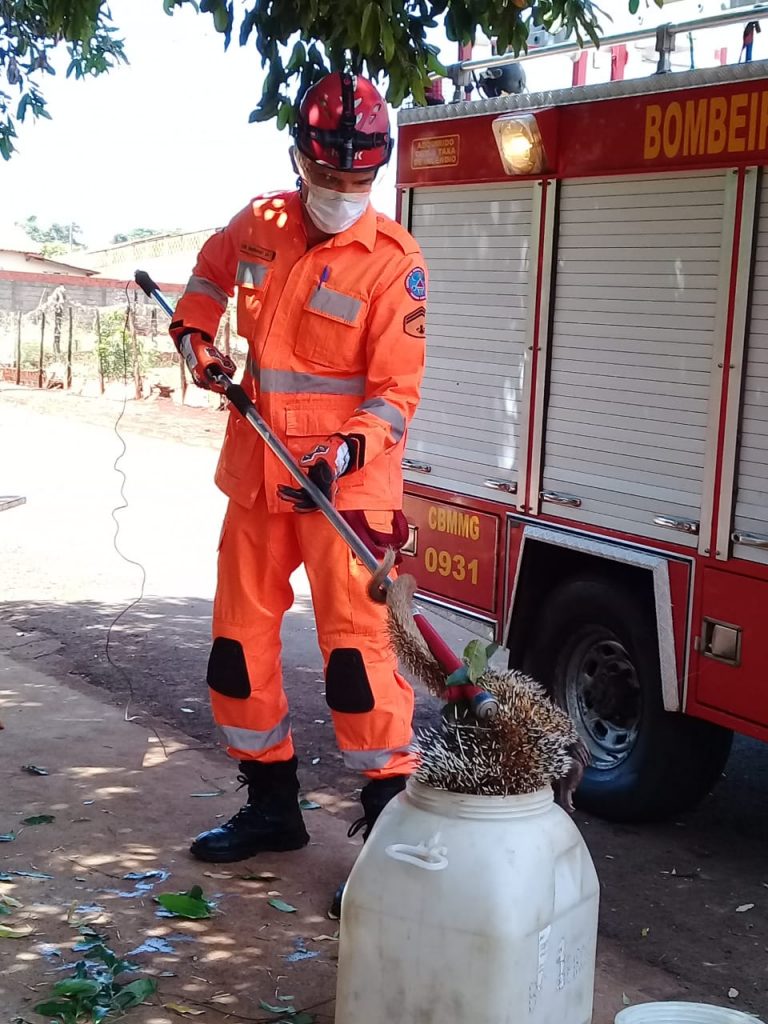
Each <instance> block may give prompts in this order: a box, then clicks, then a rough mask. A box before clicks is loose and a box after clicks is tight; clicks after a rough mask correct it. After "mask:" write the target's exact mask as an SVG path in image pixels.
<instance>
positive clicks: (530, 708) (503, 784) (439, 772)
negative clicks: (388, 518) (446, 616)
mask: <svg viewBox="0 0 768 1024" xmlns="http://www.w3.org/2000/svg"><path fill="white" fill-rule="evenodd" d="M394 559H395V556H394V552H392V551H388V552H387V554H386V555H385V557H384V559H383V560H382V563H381V565H380V567H379V569H378V571H377V572H376V574H375V575H374V577H373V578H372V580H371V583H370V585H369V594H370V596H371V597H372V598H373V600H375V601H379V602H383V601H385V602H386V605H387V611H388V631H389V638H390V642H391V644H392V648H393V650H394V651H395V653H396V654H397V656H398V658H399V659H400V661H401V662H402V664H403V665H404V666H405V668H406V669H407V671H408V672H410V673H411V674H412V675H413V676H415V677H416V678H417V679H419V680H421V682H422V683H424V685H425V686H426V688H427V689H428V690H429V691H430V693H432V694H434V695H435V696H437V697H442V696H443V693H444V690H445V682H446V680H445V673H444V671H443V670H442V669H441V667H440V665H439V664H438V662H437V661H436V659H435V658H434V656H433V655H432V652H431V651H430V650H429V647H428V646H427V644H426V642H425V640H424V638H423V637H422V635H421V633H420V632H419V630H418V628H417V627H416V624H415V622H414V621H413V613H412V606H413V596H414V593H415V591H416V580H415V579H414V578H413V576H409V575H404V576H399V577H398V578H397V579H396V580H395V581H394V583H392V584H391V585H390V586H389V587H388V588H387V589H386V590H385V589H384V588H383V587H382V585H381V584H382V581H383V579H384V578H385V577H386V576H387V575H388V574H389V571H390V570H391V568H392V566H393V565H394ZM477 684H478V686H480V687H481V688H482V689H484V690H487V691H488V692H489V693H491V694H493V696H494V697H496V699H497V700H498V702H499V710H498V713H497V714H496V716H495V717H494V718H493V719H492V720H491V721H490V722H488V723H483V724H482V725H480V724H479V723H478V722H476V721H475V720H474V718H473V717H472V715H471V714H470V712H469V710H468V707H465V706H462V705H460V704H449V705H447V706H446V707H445V708H444V710H443V713H442V716H441V717H442V721H441V724H440V726H439V727H437V728H435V727H430V728H427V729H421V730H420V731H419V732H418V733H417V735H416V739H415V741H414V744H413V749H414V751H415V752H416V753H417V754H418V755H419V766H418V768H417V769H416V773H415V778H416V779H417V780H418V781H419V782H422V783H424V784H425V785H427V786H432V787H433V788H435V789H444V790H448V791H449V792H452V793H471V794H477V795H482V796H510V795H519V794H523V793H533V792H535V791H536V790H538V789H543V788H544V787H546V786H548V785H553V786H554V787H555V793H556V797H557V800H558V802H559V803H560V804H561V805H562V806H563V807H564V808H565V809H566V810H568V811H572V810H573V804H572V801H571V797H572V794H573V791H574V790H575V789H576V787H577V785H578V783H579V782H580V781H581V776H582V774H583V771H584V768H585V767H586V765H587V764H588V763H589V754H588V751H587V749H586V747H585V746H584V744H583V742H582V741H581V739H580V738H579V736H578V734H577V732H576V729H575V727H574V724H573V722H572V721H571V719H570V718H569V717H568V715H567V714H566V713H565V711H563V710H562V709H561V708H559V707H558V706H557V705H556V704H554V703H553V702H552V701H551V700H550V698H549V697H548V696H547V694H546V693H545V691H544V690H543V688H542V687H541V686H540V685H539V684H538V683H537V682H535V681H534V680H533V679H531V678H529V677H528V676H526V675H524V674H523V673H522V672H517V671H514V670H512V671H509V672H497V671H494V670H491V669H487V670H486V671H485V672H484V673H483V675H482V676H481V677H480V679H479V680H478V681H477Z"/></svg>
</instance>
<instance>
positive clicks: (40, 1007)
mask: <svg viewBox="0 0 768 1024" xmlns="http://www.w3.org/2000/svg"><path fill="white" fill-rule="evenodd" d="M71 1010H72V1003H71V1002H70V1000H69V999H68V1000H67V1001H66V1003H62V1002H59V1001H58V1000H55V999H49V1000H48V1002H46V1003H38V1004H37V1006H35V1007H34V1012H35V1013H39V1014H40V1015H41V1016H42V1017H59V1018H63V1019H64V1020H67V1017H69V1019H70V1020H71V1019H72V1017H71ZM65 1015H66V1016H65Z"/></svg>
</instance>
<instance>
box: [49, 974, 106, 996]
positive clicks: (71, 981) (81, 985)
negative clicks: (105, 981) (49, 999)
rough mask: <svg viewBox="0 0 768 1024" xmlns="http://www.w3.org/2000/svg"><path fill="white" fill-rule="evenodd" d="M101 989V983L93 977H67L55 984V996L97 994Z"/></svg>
mask: <svg viewBox="0 0 768 1024" xmlns="http://www.w3.org/2000/svg"><path fill="white" fill-rule="evenodd" d="M100 989H101V983H100V982H98V981H94V980H93V979H91V978H65V979H64V981H57V982H56V984H55V985H54V986H53V994H54V995H55V996H77V997H78V998H79V997H80V996H95V995H97V994H98V992H99V990H100Z"/></svg>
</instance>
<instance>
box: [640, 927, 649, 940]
mask: <svg viewBox="0 0 768 1024" xmlns="http://www.w3.org/2000/svg"><path fill="white" fill-rule="evenodd" d="M640 934H641V935H642V937H643V938H644V939H647V938H648V936H649V935H650V934H651V929H650V928H643V929H642V931H641V932H640Z"/></svg>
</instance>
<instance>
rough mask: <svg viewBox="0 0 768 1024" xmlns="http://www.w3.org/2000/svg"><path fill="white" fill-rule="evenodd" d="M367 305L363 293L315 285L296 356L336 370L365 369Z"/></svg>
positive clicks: (301, 326)
mask: <svg viewBox="0 0 768 1024" xmlns="http://www.w3.org/2000/svg"><path fill="white" fill-rule="evenodd" d="M367 305H368V304H367V302H366V299H365V297H364V296H362V295H355V294H352V293H349V292H341V291H337V290H336V289H334V288H328V287H326V286H325V285H322V286H321V287H319V288H313V289H312V292H311V294H310V296H309V298H308V299H307V301H306V303H305V304H304V310H303V313H302V316H301V320H300V322H299V331H298V335H297V338H296V343H295V345H294V351H295V353H296V355H297V356H301V357H302V358H304V359H307V360H308V361H309V362H312V363H318V364H319V365H320V366H328V367H332V368H334V369H340V368H343V369H348V370H360V369H362V368H363V367H364V366H365V353H364V351H363V333H364V325H365V313H366V309H367Z"/></svg>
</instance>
